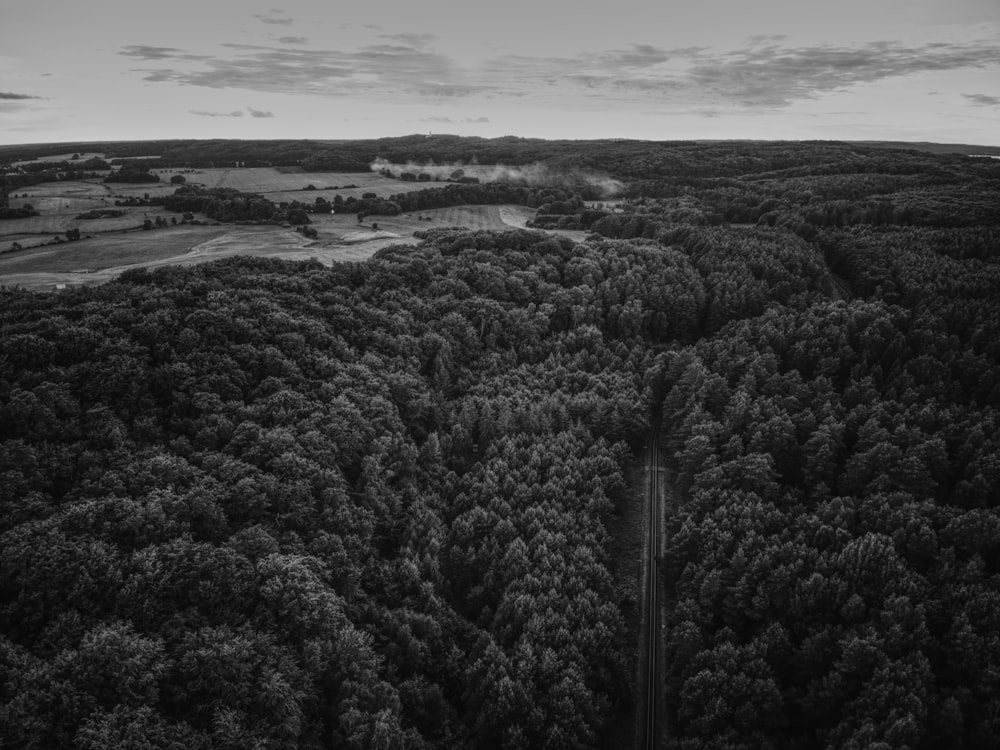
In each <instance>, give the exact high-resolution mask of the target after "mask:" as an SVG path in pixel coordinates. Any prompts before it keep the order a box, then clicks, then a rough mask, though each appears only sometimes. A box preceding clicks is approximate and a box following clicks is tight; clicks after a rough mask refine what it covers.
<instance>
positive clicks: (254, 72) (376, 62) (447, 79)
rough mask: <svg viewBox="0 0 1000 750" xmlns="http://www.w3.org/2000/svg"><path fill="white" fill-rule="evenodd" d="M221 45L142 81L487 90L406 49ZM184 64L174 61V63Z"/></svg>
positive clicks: (346, 89)
mask: <svg viewBox="0 0 1000 750" xmlns="http://www.w3.org/2000/svg"><path fill="white" fill-rule="evenodd" d="M222 46H223V47H224V48H226V49H228V50H229V51H230V54H228V55H222V56H215V57H207V58H205V59H204V60H203V61H201V62H203V64H202V65H200V66H197V67H196V68H194V69H191V68H190V66H173V67H168V66H164V67H159V68H154V69H146V70H141V71H140V72H142V73H144V74H145V75H144V80H146V81H151V82H174V83H178V84H182V85H187V86H202V87H207V88H242V89H247V90H250V91H262V92H268V93H282V94H300V95H303V94H304V95H329V96H337V95H344V94H365V95H367V94H372V93H383V94H397V95H411V96H428V97H456V96H468V95H470V94H474V93H477V92H479V91H482V90H483V89H484V88H487V87H485V86H482V85H476V84H474V83H470V82H468V81H467V80H466V77H465V75H464V74H463V73H462V71H460V70H459V69H458V68H457V66H456V65H455V64H454V62H453V61H452V60H450V59H449V58H447V57H445V56H444V55H440V54H437V53H434V52H431V51H428V50H423V49H418V48H416V47H414V46H412V45H406V44H374V45H368V46H365V47H361V48H360V49H358V50H355V51H353V52H343V51H340V50H317V49H297V48H289V47H270V46H262V45H248V44H224V45H222ZM123 54H125V53H123ZM151 59H153V58H151ZM155 59H156V60H157V61H161V60H163V59H164V58H160V57H157V58H155ZM185 59H186V58H185V57H182V56H180V55H179V56H178V57H177V60H178V61H183V60H185Z"/></svg>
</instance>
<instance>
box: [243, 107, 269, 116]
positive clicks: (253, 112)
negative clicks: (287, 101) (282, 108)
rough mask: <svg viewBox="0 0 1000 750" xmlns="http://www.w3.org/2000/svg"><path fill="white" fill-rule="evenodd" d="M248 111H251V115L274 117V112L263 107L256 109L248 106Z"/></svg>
mask: <svg viewBox="0 0 1000 750" xmlns="http://www.w3.org/2000/svg"><path fill="white" fill-rule="evenodd" d="M247 112H249V113H250V116H251V117H274V112H266V111H264V110H262V109H254V108H253V107H247Z"/></svg>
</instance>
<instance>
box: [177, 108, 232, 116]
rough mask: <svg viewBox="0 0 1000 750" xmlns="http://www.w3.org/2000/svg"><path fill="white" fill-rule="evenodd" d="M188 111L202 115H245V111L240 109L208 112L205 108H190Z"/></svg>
mask: <svg viewBox="0 0 1000 750" xmlns="http://www.w3.org/2000/svg"><path fill="white" fill-rule="evenodd" d="M188 112H190V113H191V114H193V115H199V116H200V117H243V113H242V112H241V111H240V110H238V109H235V110H233V111H232V112H206V111H205V110H203V109H189V110H188Z"/></svg>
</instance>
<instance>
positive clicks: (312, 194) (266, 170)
mask: <svg viewBox="0 0 1000 750" xmlns="http://www.w3.org/2000/svg"><path fill="white" fill-rule="evenodd" d="M179 173H180V174H183V175H184V177H185V178H187V181H188V183H191V184H203V185H205V186H206V187H210V188H213V187H227V188H233V189H235V190H240V191H243V192H245V193H258V194H260V195H263V196H265V197H266V198H267V199H268V200H272V201H274V202H275V203H280V202H281V201H289V202H291V201H293V200H298V201H302V202H303V203H312V202H313V201H315V200H316V198H318V197H320V196H322V197H324V198H326V199H327V200H328V201H331V202H332V201H333V196H335V195H337V194H340V195H342V196H343V197H344V198H348V197H355V198H360V197H361V195H362V194H363V193H375V194H376V195H378V196H379V197H380V198H388V197H389V196H390V195H395V194H396V193H407V192H411V191H413V190H423V189H424V188H428V187H434V186H435V185H437V186H438V187H441V186H442V183H433V182H432V183H426V182H423V183H415V182H403V181H402V180H395V179H392V178H389V177H383V176H382V175H380V174H376V173H374V172H302V171H299V170H290V169H288V168H287V167H282V168H277V167H251V168H248V169H199V170H194V171H191V172H186V171H185V172H179ZM159 174H160V177H161V180H165V181H167V182H168V184H169V180H170V177H171V175H172V174H173V173H172V172H170V171H166V170H159ZM308 185H312V186H313V187H315V188H316V190H315V191H313V190H304V189H303V188H305V187H306V186H308ZM345 185H356V186H357V187H354V188H346V187H345Z"/></svg>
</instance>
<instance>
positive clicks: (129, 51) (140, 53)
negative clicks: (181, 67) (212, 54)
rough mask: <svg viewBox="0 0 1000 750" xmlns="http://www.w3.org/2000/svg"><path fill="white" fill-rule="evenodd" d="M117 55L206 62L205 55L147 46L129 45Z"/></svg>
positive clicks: (145, 58)
mask: <svg viewBox="0 0 1000 750" xmlns="http://www.w3.org/2000/svg"><path fill="white" fill-rule="evenodd" d="M118 54H119V55H124V56H125V57H131V58H133V59H135V60H207V59H208V56H207V55H192V54H188V53H187V52H185V51H184V50H180V49H177V48H176V47H151V46H150V45H148V44H130V45H128V46H127V47H122V49H121V51H120V52H119V53H118Z"/></svg>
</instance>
